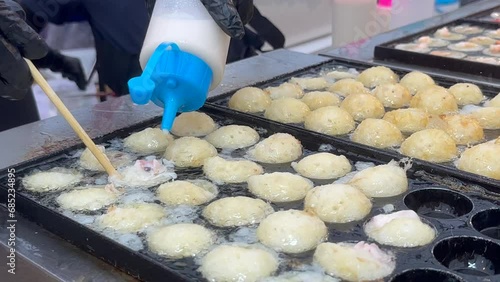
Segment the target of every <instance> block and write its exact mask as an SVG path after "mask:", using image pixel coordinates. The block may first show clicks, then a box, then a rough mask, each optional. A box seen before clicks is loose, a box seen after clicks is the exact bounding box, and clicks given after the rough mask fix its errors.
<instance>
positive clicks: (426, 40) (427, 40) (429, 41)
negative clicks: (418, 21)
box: [416, 36, 450, 47]
mask: <svg viewBox="0 0 500 282" xmlns="http://www.w3.org/2000/svg"><path fill="white" fill-rule="evenodd" d="M416 42H417V43H419V44H423V45H426V46H429V47H445V46H447V45H448V44H450V42H449V41H446V40H444V39H440V38H433V37H430V36H422V37H420V38H419V39H417V41H416Z"/></svg>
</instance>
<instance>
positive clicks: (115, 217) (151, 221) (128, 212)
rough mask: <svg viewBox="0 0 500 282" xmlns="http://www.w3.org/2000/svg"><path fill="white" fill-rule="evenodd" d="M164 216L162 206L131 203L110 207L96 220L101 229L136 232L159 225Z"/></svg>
mask: <svg viewBox="0 0 500 282" xmlns="http://www.w3.org/2000/svg"><path fill="white" fill-rule="evenodd" d="M165 216H166V213H165V211H164V209H163V207H162V206H160V205H158V204H153V203H132V204H125V205H122V206H112V207H110V208H109V209H108V211H107V212H106V213H105V214H103V215H101V216H100V217H99V218H98V219H97V220H98V223H99V226H100V227H101V228H110V229H113V230H116V231H120V232H137V231H140V230H142V229H144V228H146V227H148V226H153V225H156V224H159V223H160V221H161V219H162V218H164V217H165Z"/></svg>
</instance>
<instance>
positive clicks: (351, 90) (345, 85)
mask: <svg viewBox="0 0 500 282" xmlns="http://www.w3.org/2000/svg"><path fill="white" fill-rule="evenodd" d="M328 91H330V92H332V93H335V94H338V95H340V96H343V97H346V96H349V95H351V94H359V93H365V94H368V93H370V91H369V90H368V89H367V88H366V87H365V86H364V85H363V83H361V82H359V81H357V80H355V79H353V78H344V79H341V80H339V81H337V82H335V83H334V84H332V86H330V87H329V88H328Z"/></svg>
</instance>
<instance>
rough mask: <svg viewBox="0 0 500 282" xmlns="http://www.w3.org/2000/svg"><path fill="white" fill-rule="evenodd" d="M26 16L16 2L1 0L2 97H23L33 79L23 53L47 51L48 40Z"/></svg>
mask: <svg viewBox="0 0 500 282" xmlns="http://www.w3.org/2000/svg"><path fill="white" fill-rule="evenodd" d="M14 11H16V12H14ZM23 16H24V12H23V10H22V9H21V8H20V7H19V5H17V3H16V2H14V1H11V0H0V58H1V59H0V97H4V98H8V99H12V100H19V99H22V98H24V96H25V95H26V94H27V93H28V90H29V88H30V87H31V84H32V83H33V79H32V77H31V75H30V71H29V68H28V65H27V64H26V62H25V61H24V59H23V57H25V58H27V59H39V58H42V57H44V56H45V55H46V54H47V51H48V47H47V44H46V43H45V41H44V40H43V39H42V38H41V37H40V35H38V34H37V33H36V32H35V31H34V30H33V29H32V28H31V27H29V26H28V25H27V24H26V22H25V21H24V19H23V18H22V17H23Z"/></svg>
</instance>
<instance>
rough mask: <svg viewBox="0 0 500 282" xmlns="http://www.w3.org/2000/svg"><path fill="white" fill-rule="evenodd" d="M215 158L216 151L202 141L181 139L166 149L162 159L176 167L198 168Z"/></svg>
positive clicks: (187, 138)
mask: <svg viewBox="0 0 500 282" xmlns="http://www.w3.org/2000/svg"><path fill="white" fill-rule="evenodd" d="M214 156H217V149H215V147H214V146H213V145H212V144H210V143H208V142H207V141H205V140H203V139H199V138H196V137H182V138H179V139H176V140H175V141H174V142H172V144H170V145H169V146H168V147H167V150H166V151H165V155H164V157H165V158H166V159H167V160H171V161H172V162H173V163H174V164H175V166H177V167H200V166H202V165H203V162H204V161H205V160H206V159H208V158H210V157H214Z"/></svg>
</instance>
